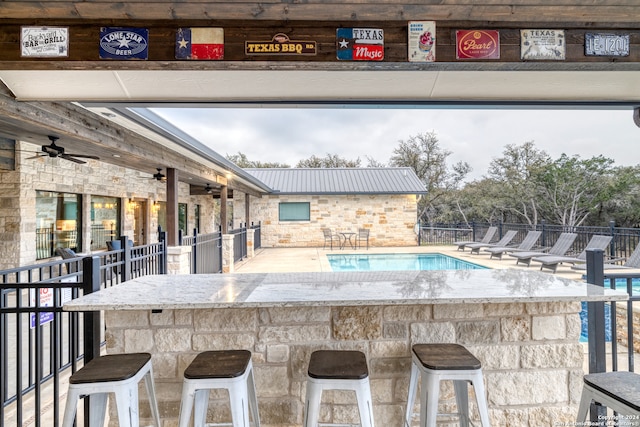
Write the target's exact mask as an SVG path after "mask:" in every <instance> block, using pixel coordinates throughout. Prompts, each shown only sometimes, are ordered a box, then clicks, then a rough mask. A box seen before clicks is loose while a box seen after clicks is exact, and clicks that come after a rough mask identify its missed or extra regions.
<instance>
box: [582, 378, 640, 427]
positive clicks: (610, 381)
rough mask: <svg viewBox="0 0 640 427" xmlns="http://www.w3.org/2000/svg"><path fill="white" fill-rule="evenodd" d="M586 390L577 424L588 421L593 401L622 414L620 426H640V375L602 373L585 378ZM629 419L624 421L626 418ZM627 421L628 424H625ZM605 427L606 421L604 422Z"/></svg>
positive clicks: (583, 393)
mask: <svg viewBox="0 0 640 427" xmlns="http://www.w3.org/2000/svg"><path fill="white" fill-rule="evenodd" d="M583 380H584V388H583V389H582V397H581V398H580V407H579V408H578V418H577V423H576V424H578V425H581V423H583V422H584V421H586V419H587V413H588V412H589V407H590V406H591V401H595V402H598V403H600V404H602V405H604V406H606V407H608V408H610V409H612V410H613V411H615V412H617V413H619V414H621V415H620V417H619V419H618V421H619V422H620V425H630V426H631V425H640V375H639V374H635V373H633V372H602V373H598V374H588V375H585V376H584V377H583ZM625 416H627V417H629V419H628V420H624V417H625ZM623 420H624V421H626V422H623ZM602 421H603V425H604V423H605V421H606V420H602Z"/></svg>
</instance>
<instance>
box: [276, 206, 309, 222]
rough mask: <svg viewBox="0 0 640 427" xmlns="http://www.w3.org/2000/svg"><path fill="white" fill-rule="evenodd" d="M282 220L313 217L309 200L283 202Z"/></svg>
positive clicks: (280, 215) (280, 207)
mask: <svg viewBox="0 0 640 427" xmlns="http://www.w3.org/2000/svg"><path fill="white" fill-rule="evenodd" d="M278 210H279V220H280V221H309V220H310V219H311V214H310V207H309V203H308V202H283V203H280V205H279V209H278Z"/></svg>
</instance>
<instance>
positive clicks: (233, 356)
mask: <svg viewBox="0 0 640 427" xmlns="http://www.w3.org/2000/svg"><path fill="white" fill-rule="evenodd" d="M212 389H226V390H227V391H228V392H229V402H230V406H231V419H232V422H233V426H234V427H249V408H248V407H251V415H252V417H253V423H254V425H255V426H256V427H259V426H260V417H259V415H258V399H257V397H256V387H255V382H254V379H253V364H252V363H251V352H250V351H247V350H221V351H205V352H202V353H200V354H198V355H197V356H196V358H195V359H193V362H191V364H190V365H189V366H188V367H187V369H186V370H185V371H184V382H183V385H182V401H181V402H180V424H179V425H180V427H187V426H188V425H189V419H190V418H191V410H192V408H193V421H194V422H193V425H194V427H204V425H205V421H206V417H207V406H208V403H209V390H212Z"/></svg>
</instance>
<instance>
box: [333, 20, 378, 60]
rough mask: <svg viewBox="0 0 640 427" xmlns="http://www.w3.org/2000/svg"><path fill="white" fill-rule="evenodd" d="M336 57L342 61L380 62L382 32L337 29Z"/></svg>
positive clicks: (367, 29)
mask: <svg viewBox="0 0 640 427" xmlns="http://www.w3.org/2000/svg"><path fill="white" fill-rule="evenodd" d="M336 57H337V58H338V59H339V60H342V61H382V60H383V59H384V30H382V29H380V28H338V29H337V30H336Z"/></svg>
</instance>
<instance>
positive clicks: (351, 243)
mask: <svg viewBox="0 0 640 427" xmlns="http://www.w3.org/2000/svg"><path fill="white" fill-rule="evenodd" d="M356 234H357V233H354V232H351V231H344V232H340V235H341V236H342V245H341V246H340V249H344V247H345V246H347V240H348V241H349V246H351V249H355V248H356V242H354V241H353V236H355V235H356Z"/></svg>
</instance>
